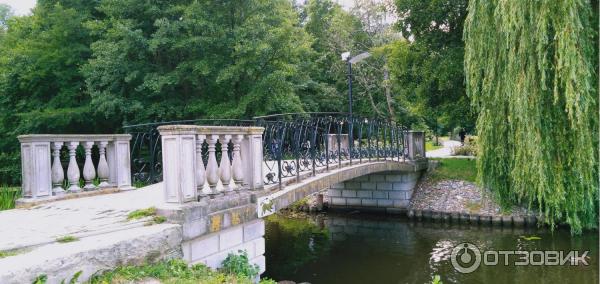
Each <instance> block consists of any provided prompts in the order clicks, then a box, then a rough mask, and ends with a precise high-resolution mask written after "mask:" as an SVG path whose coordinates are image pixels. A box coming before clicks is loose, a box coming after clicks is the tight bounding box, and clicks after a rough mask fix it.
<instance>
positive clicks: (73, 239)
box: [56, 236, 79, 243]
mask: <svg viewBox="0 0 600 284" xmlns="http://www.w3.org/2000/svg"><path fill="white" fill-rule="evenodd" d="M56 241H57V242H59V243H70V242H76V241H79V239H78V238H76V237H73V236H64V237H60V238H56Z"/></svg>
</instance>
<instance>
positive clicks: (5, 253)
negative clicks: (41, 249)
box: [0, 251, 19, 258]
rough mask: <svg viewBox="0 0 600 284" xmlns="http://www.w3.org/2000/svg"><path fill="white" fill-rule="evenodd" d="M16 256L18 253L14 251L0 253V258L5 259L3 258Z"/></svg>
mask: <svg viewBox="0 0 600 284" xmlns="http://www.w3.org/2000/svg"><path fill="white" fill-rule="evenodd" d="M17 254H19V253H18V252H16V251H0V258H5V257H9V256H13V255H17Z"/></svg>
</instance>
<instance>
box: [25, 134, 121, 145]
mask: <svg viewBox="0 0 600 284" xmlns="http://www.w3.org/2000/svg"><path fill="white" fill-rule="evenodd" d="M17 138H18V139H19V142H21V143H24V142H87V141H129V140H131V135H130V134H27V135H19V136H17Z"/></svg>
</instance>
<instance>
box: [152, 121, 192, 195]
mask: <svg viewBox="0 0 600 284" xmlns="http://www.w3.org/2000/svg"><path fill="white" fill-rule="evenodd" d="M158 131H159V132H160V135H161V137H162V138H161V139H162V140H161V142H162V166H163V191H164V198H165V201H166V202H168V203H184V202H190V201H195V200H197V183H196V128H195V126H193V125H164V126H160V127H158Z"/></svg>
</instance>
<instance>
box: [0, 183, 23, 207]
mask: <svg viewBox="0 0 600 284" xmlns="http://www.w3.org/2000/svg"><path fill="white" fill-rule="evenodd" d="M19 197H21V188H19V187H5V186H2V187H0V210H8V209H13V208H15V200H17V199H18V198H19Z"/></svg>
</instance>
